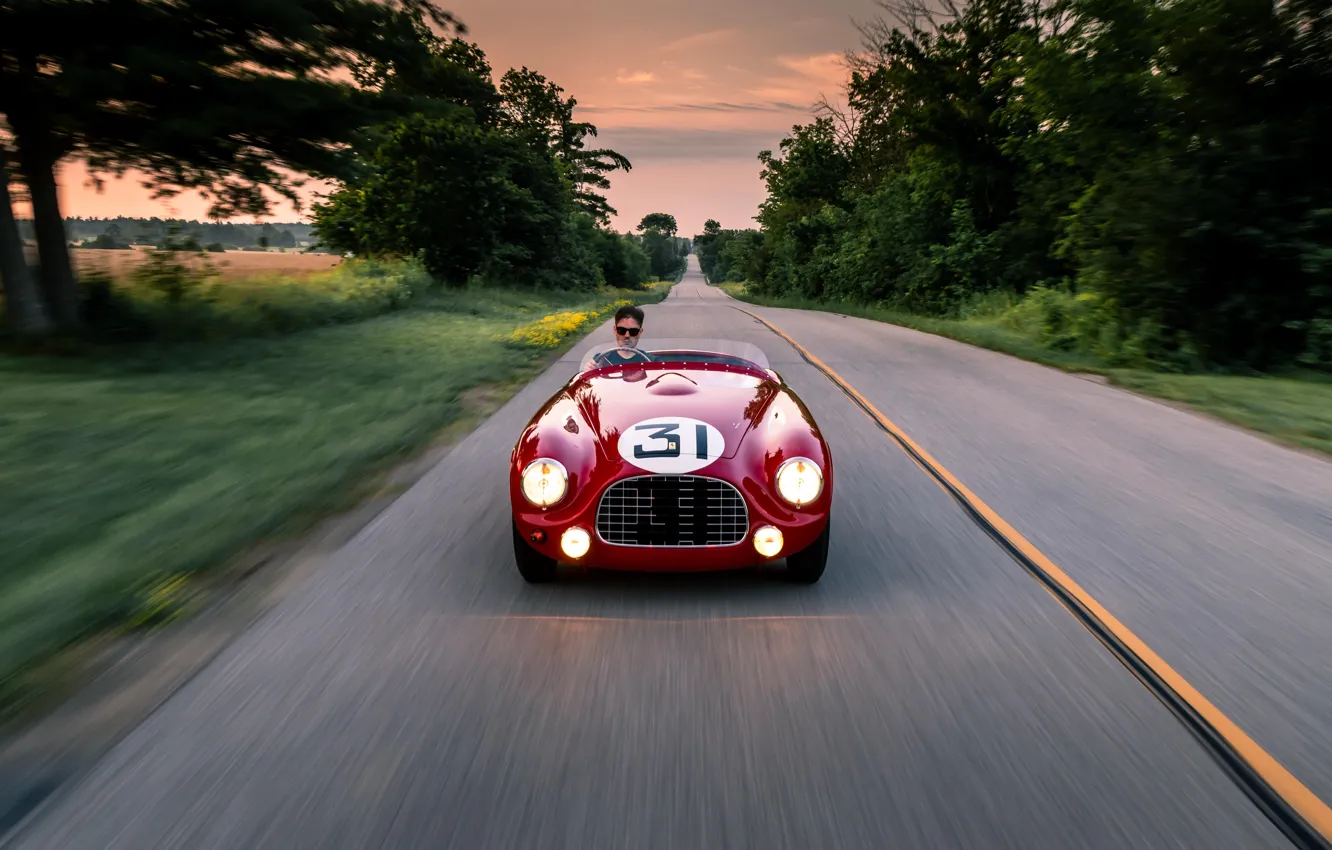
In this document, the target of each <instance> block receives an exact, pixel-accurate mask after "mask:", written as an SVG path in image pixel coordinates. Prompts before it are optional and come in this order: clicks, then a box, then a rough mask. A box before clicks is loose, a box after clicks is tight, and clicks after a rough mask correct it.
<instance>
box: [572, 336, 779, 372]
mask: <svg viewBox="0 0 1332 850" xmlns="http://www.w3.org/2000/svg"><path fill="white" fill-rule="evenodd" d="M638 348H639V350H640V351H642V352H644V353H645V354H647V355H649V356H650V357H651V359H652V360H654V361H657V362H661V361H667V360H669V361H671V362H673V363H721V364H730V365H733V366H757V367H758V368H760V369H767V368H768V358H767V356H766V355H765V354H764V353H763V351H762V350H761V349H760V348H759V347H758V346H756V345H751V344H750V343H747V342H736V341H735V340H729V339H651V338H645V339H644V340H643V341H642V342H640V343H639V345H638ZM615 349H616V345H615V343H613V342H607V343H603V344H601V345H596V346H593V347H592V348H591V349H589V350H588V352H587V353H586V354H585V355H584V356H583V358H582V364H583V368H585V369H586V368H591V366H594V365H596V364H595V363H594V358H595V357H596V356H597V355H598V354H601V353H603V352H607V351H614V350H615Z"/></svg>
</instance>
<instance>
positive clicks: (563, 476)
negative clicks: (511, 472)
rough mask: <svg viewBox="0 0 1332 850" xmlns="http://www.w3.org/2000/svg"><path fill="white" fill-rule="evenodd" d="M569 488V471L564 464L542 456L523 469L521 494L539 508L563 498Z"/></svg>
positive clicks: (548, 505)
mask: <svg viewBox="0 0 1332 850" xmlns="http://www.w3.org/2000/svg"><path fill="white" fill-rule="evenodd" d="M568 489H569V472H568V470H566V469H565V468H564V464H562V463H560V462H559V461H558V460H554V459H552V458H548V457H543V458H538V459H537V460H534V461H532V462H531V463H529V464H528V465H527V468H526V469H524V470H523V496H524V498H526V499H527V501H529V502H531V503H532V504H534V505H536V506H537V507H541V508H548V507H550V506H551V505H553V504H555V503H556V502H558V501H559V500H560V499H563V498H564V494H565V493H566V492H567V491H568Z"/></svg>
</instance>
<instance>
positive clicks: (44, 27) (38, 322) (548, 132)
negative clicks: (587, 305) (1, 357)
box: [0, 0, 642, 332]
mask: <svg viewBox="0 0 1332 850" xmlns="http://www.w3.org/2000/svg"><path fill="white" fill-rule="evenodd" d="M110 32H114V33H116V37H114V38H109V37H107V34H108V33H110ZM465 34H466V29H465V27H463V26H462V24H461V23H459V22H458V21H457V20H456V19H455V18H454V17H453V16H452V15H451V14H449V13H448V12H446V11H444V10H442V9H441V8H439V7H438V6H437V5H435V2H434V0H290V2H286V0H284V2H283V3H276V4H275V3H270V2H260V0H237V2H232V3H225V4H217V3H192V2H190V3H175V2H169V0H0V115H2V116H3V123H0V164H2V165H3V169H0V179H4V180H5V186H6V193H5V194H6V197H2V198H0V201H3V202H4V207H5V214H6V215H5V217H3V218H0V230H3V233H0V254H3V256H0V261H2V262H0V270H2V271H3V272H4V273H5V280H6V284H7V285H6V287H5V298H6V315H7V316H8V317H9V320H10V323H11V325H12V326H14V327H15V328H16V329H19V330H21V331H24V332H40V331H42V330H45V329H46V328H48V327H50V326H51V324H52V323H53V322H54V323H56V324H59V325H63V326H70V327H72V326H75V325H77V324H78V323H79V318H80V316H79V309H80V308H79V293H78V290H77V285H76V281H75V278H74V275H73V269H72V265H71V262H70V258H69V253H68V247H67V245H68V238H67V234H66V232H65V229H64V223H63V217H62V215H61V213H60V209H59V203H58V194H57V190H56V182H55V171H56V168H57V167H58V166H59V164H60V163H61V162H62V161H64V160H65V159H67V158H70V157H78V158H82V159H84V160H86V162H87V163H88V165H89V167H90V170H91V171H92V173H93V174H94V175H95V176H98V177H100V176H104V175H109V174H115V175H120V174H123V173H124V172H125V171H127V170H130V169H134V170H138V171H140V172H143V173H145V174H147V175H148V180H149V186H150V188H152V189H153V191H154V192H155V194H156V195H157V196H159V197H166V196H170V195H172V194H175V193H178V192H181V191H185V190H200V191H201V192H203V193H204V194H205V196H206V197H209V198H210V199H211V200H212V202H213V206H212V210H211V211H210V216H212V217H218V218H226V217H232V216H236V215H241V214H244V215H256V216H258V215H264V214H267V213H268V212H269V210H270V208H271V202H272V200H273V198H274V197H286V198H287V199H289V200H291V201H292V202H293V204H296V205H297V206H298V208H299V203H300V200H299V199H300V196H299V194H298V190H299V189H300V187H301V186H302V185H303V181H304V180H305V179H306V178H307V177H316V178H321V179H329V180H333V181H335V182H336V183H338V184H339V185H341V186H342V188H341V189H340V190H339V191H338V192H336V193H335V194H334V196H333V197H332V198H331V199H329V201H328V202H327V203H326V204H325V205H324V206H323V207H321V222H320V223H321V231H322V232H323V233H324V234H325V235H326V236H327V238H328V241H329V242H330V244H336V246H337V247H339V249H342V248H346V249H347V250H357V251H366V252H370V253H375V254H381V255H382V254H386V253H400V254H412V255H415V254H420V253H424V254H425V255H427V256H428V258H429V262H430V264H431V266H432V268H434V269H436V270H437V271H439V272H440V274H442V275H443V276H445V277H448V278H450V279H451V280H455V281H456V280H457V279H459V277H462V276H466V275H469V274H472V273H477V272H481V273H486V274H493V275H496V276H499V277H509V278H516V277H522V276H523V275H528V274H536V270H538V269H540V270H543V271H542V273H546V272H550V273H552V274H553V273H555V271H554V270H556V269H558V270H560V272H559V273H565V272H570V270H572V269H576V270H578V271H577V274H578V275H581V276H582V278H580V279H583V278H585V279H588V280H595V279H598V275H602V274H603V272H602V271H601V270H600V269H599V267H598V266H597V264H596V262H595V257H598V256H600V254H598V252H597V250H595V249H594V246H593V244H592V241H590V240H592V237H586V238H584V237H583V236H580V234H583V233H584V231H583V229H582V228H581V226H579V225H578V224H577V223H576V221H575V216H577V215H585V216H588V217H590V218H592V219H593V220H594V222H595V223H597V224H599V225H601V226H605V225H607V224H608V223H609V217H610V215H612V214H614V210H613V209H612V208H611V207H610V206H609V204H608V203H607V202H606V198H605V196H604V191H605V190H606V189H607V188H609V185H610V182H609V175H610V174H611V173H612V172H614V171H617V170H627V169H629V168H630V163H629V161H628V160H627V159H626V158H625V157H623V156H621V155H620V154H618V153H616V152H614V151H611V150H605V149H596V148H589V147H588V146H587V144H586V142H587V139H589V138H592V137H595V136H596V128H595V127H594V126H593V125H591V124H588V123H585V122H579V121H576V120H575V118H574V110H575V108H576V101H575V100H574V99H573V98H566V97H565V96H564V93H563V90H562V89H561V88H560V87H559V86H557V85H555V84H554V83H553V82H551V81H549V80H547V79H546V78H545V77H543V76H542V75H540V74H539V73H537V72H535V71H531V70H529V69H527V68H523V69H521V70H513V71H509V72H507V73H506V74H505V75H504V76H503V78H502V79H501V81H500V83H499V84H498V85H497V84H496V83H495V81H494V80H493V74H492V70H491V67H490V65H489V62H488V60H487V58H486V56H485V53H484V52H483V51H482V50H481V49H480V47H479V46H477V45H475V44H473V43H471V42H468V41H466V40H465V39H464V38H463V36H464V35H465ZM408 152H411V153H412V154H413V155H414V156H416V157H417V161H416V163H415V166H414V167H415V169H416V170H413V165H412V164H411V163H408V162H403V161H397V160H394V159H393V158H394V157H395V156H401V155H406V154H407V153H408ZM450 156H453V157H457V159H456V160H454V161H450V160H449V159H448V157H450ZM462 163H467V164H468V167H469V168H470V169H471V170H470V171H466V172H465V171H464V168H463V167H462ZM418 171H419V173H417V172H418ZM10 177H16V178H18V179H20V180H21V181H22V186H23V187H24V192H25V194H26V197H27V199H28V200H30V202H31V206H32V210H33V217H34V221H33V229H34V232H35V236H36V239H37V242H38V248H39V260H40V261H39V264H38V267H37V268H38V271H39V272H40V274H39V280H38V281H37V284H36V285H33V286H28V285H25V281H26V280H28V279H29V277H30V275H29V274H28V271H27V267H26V264H25V263H24V261H23V256H22V247H21V242H20V241H19V239H18V238H17V234H16V232H15V227H16V225H15V222H14V221H13V216H12V205H11V202H12V200H13V199H12V198H11V197H8V196H9V194H10V193H9V191H8V190H9V187H10V186H11V185H17V184H11V182H10V179H9V178H10ZM422 178H425V179H426V180H428V182H423V181H422ZM454 203H458V204H463V206H462V207H454V206H451V205H452V204H454ZM358 210H365V211H367V213H366V214H367V215H368V214H370V212H369V211H373V215H375V216H376V218H374V219H365V218H362V219H358V218H356V216H357V214H358ZM385 215H389V217H388V218H382V216H385ZM413 217H424V218H420V219H419V220H413ZM443 222H454V223H456V224H457V225H458V228H457V230H456V234H451V233H450V232H449V230H448V228H446V227H445V225H444V224H443ZM464 234H465V235H464ZM455 237H456V238H455ZM617 238H622V237H617ZM460 240H461V241H460ZM579 240H581V241H579ZM269 241H270V242H273V243H274V244H276V243H277V242H278V241H284V243H285V240H282V239H281V238H280V234H278V233H274V234H272V235H271V236H270V238H269ZM575 243H577V244H575ZM625 244H626V245H629V246H632V247H633V248H634V249H637V242H635V241H634V240H629V241H627V242H626V243H625ZM617 250H618V249H617ZM612 253H615V252H612ZM621 259H622V258H621ZM617 262H618V260H617ZM620 265H621V267H622V268H623V269H635V270H637V269H640V268H641V265H642V264H639V263H635V262H630V263H628V264H627V265H626V264H620ZM622 273H623V274H631V273H630V272H622ZM635 273H636V272H635ZM617 274H620V272H617Z"/></svg>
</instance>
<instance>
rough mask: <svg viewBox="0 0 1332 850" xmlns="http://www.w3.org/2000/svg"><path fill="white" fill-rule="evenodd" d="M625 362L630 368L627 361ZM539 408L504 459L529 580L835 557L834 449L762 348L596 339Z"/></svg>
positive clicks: (814, 571) (802, 575)
mask: <svg viewBox="0 0 1332 850" xmlns="http://www.w3.org/2000/svg"><path fill="white" fill-rule="evenodd" d="M626 360H627V362H626ZM582 362H583V366H582V368H581V369H580V370H579V372H578V374H577V375H575V376H574V377H573V378H572V379H571V380H570V381H569V383H567V384H565V386H564V387H563V388H562V389H561V390H560V391H559V392H558V393H556V394H555V395H554V396H553V397H552V398H551V399H550V400H549V401H547V402H546V403H545V404H544V405H543V406H542V407H541V409H540V410H539V411H538V412H537V413H536V415H535V416H533V417H532V420H531V421H530V422H529V423H528V425H527V427H526V428H525V429H524V430H523V433H522V436H521V437H520V438H519V439H518V444H517V445H516V446H515V447H514V450H513V455H512V458H511V461H510V466H509V495H510V501H511V502H512V505H513V553H514V557H515V559H516V560H517V562H518V571H519V572H520V573H521V574H522V576H523V578H524V579H526V580H527V581H529V582H546V581H550V580H552V579H554V578H555V576H556V570H557V565H558V564H559V563H567V564H574V565H578V566H582V567H596V568H601V569H612V570H652V571H657V570H660V571H702V570H728V569H737V568H744V567H759V566H762V565H763V564H766V563H769V562H771V561H774V560H777V559H780V558H785V559H786V566H787V575H788V576H789V577H790V578H792V579H794V580H796V581H800V582H806V583H809V582H815V581H818V580H819V578H820V577H821V576H822V575H823V570H824V566H825V564H826V563H827V560H828V534H829V528H828V517H829V508H830V506H831V505H832V487H833V468H832V453H831V452H830V451H829V449H828V445H827V443H825V442H824V441H823V437H822V436H821V435H820V433H819V428H818V426H817V425H816V424H815V423H814V417H813V416H811V415H810V412H809V409H808V408H806V407H805V405H804V403H802V402H801V401H800V399H799V398H798V397H797V396H796V394H795V393H794V392H793V391H792V390H791V388H790V387H788V386H787V385H786V383H785V382H784V381H783V380H782V378H781V376H779V375H778V374H777V373H776V372H774V371H773V370H772V369H770V368H769V367H768V360H767V358H766V357H765V356H764V355H763V352H762V351H760V350H759V349H758V348H756V347H755V346H753V345H749V344H747V343H740V342H729V341H721V340H680V339H675V340H672V339H665V340H656V341H651V340H644V342H643V343H642V345H641V347H640V349H637V350H635V349H625V348H618V349H617V348H616V346H615V345H614V344H613V343H608V344H606V345H599V346H596V347H595V348H593V349H592V350H591V351H589V352H588V354H587V356H586V357H585V358H584V359H583V361H582Z"/></svg>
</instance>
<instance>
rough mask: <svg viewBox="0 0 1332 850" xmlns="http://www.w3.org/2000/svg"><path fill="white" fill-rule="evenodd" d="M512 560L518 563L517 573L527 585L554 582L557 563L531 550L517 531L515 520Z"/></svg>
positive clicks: (530, 546)
mask: <svg viewBox="0 0 1332 850" xmlns="http://www.w3.org/2000/svg"><path fill="white" fill-rule="evenodd" d="M513 559H514V560H515V561H517V562H518V572H519V573H520V574H521V575H522V577H523V579H524V580H525V581H526V582H527V583H528V584H545V583H547V582H551V581H554V580H555V571H556V569H557V568H558V567H559V564H558V562H556V560H555V559H554V558H551V557H548V556H546V555H543V554H541V553H540V552H538V551H537V550H535V549H533V548H532V544H530V543H528V542H527V539H526V538H525V537H523V534H522V532H521V531H519V530H518V522H517V521H516V520H515V521H514V522H513Z"/></svg>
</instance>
